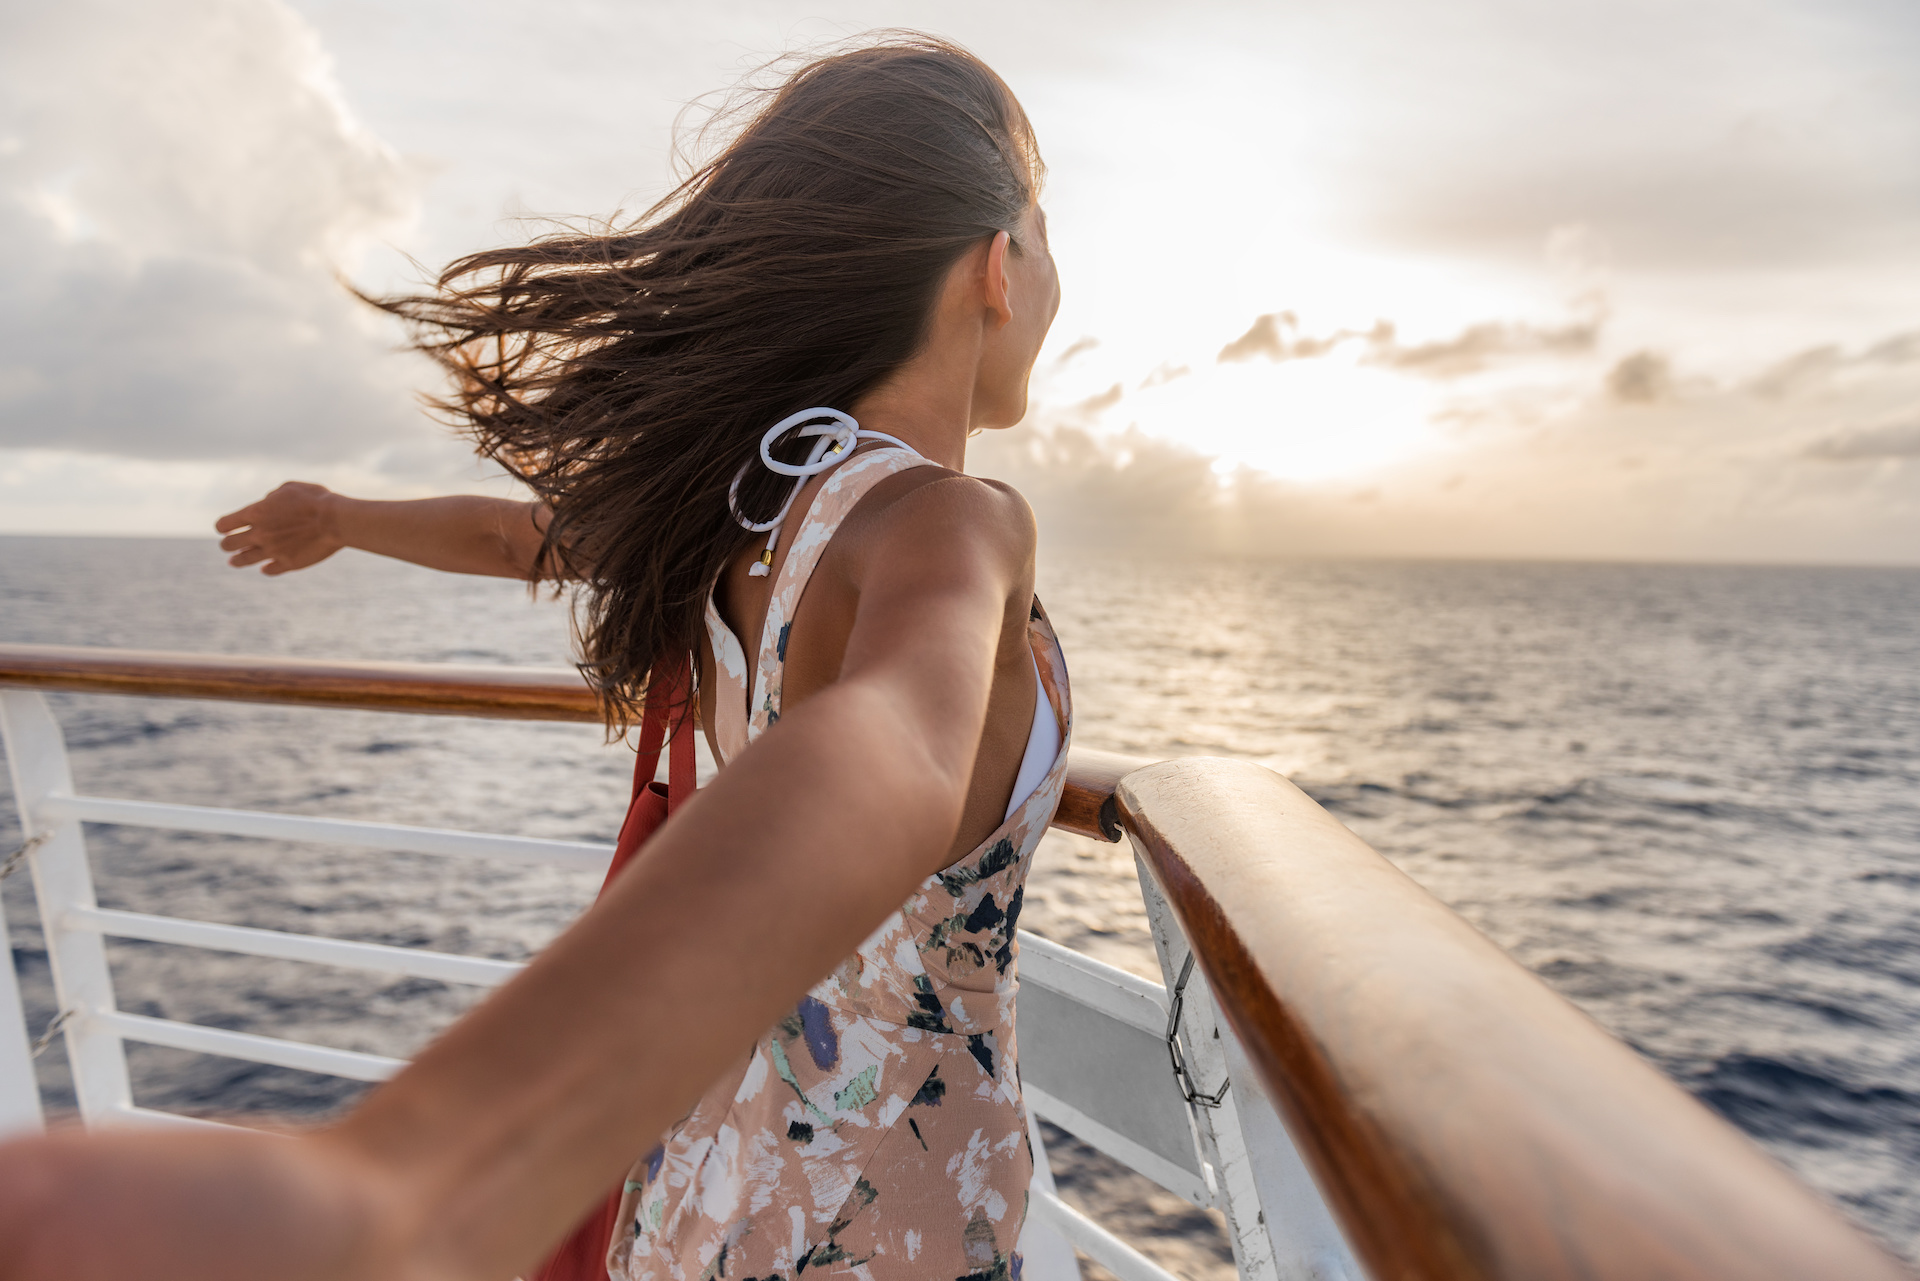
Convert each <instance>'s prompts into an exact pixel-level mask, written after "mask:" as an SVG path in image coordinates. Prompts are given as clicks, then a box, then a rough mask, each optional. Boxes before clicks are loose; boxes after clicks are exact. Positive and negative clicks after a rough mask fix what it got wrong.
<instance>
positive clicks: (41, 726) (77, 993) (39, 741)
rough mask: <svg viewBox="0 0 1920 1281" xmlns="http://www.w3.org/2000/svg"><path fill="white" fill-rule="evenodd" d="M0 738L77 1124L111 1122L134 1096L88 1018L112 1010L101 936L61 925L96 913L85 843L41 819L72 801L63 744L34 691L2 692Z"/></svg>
mask: <svg viewBox="0 0 1920 1281" xmlns="http://www.w3.org/2000/svg"><path fill="white" fill-rule="evenodd" d="M0 733H4V735H5V739H6V745H7V765H8V768H9V769H10V771H11V772H12V775H13V797H14V803H15V804H16V805H18V806H19V807H20V827H21V831H22V833H23V835H24V836H25V838H26V839H27V840H29V841H36V840H37V848H35V849H34V850H33V851H32V852H31V853H30V854H29V855H28V856H27V861H28V865H29V866H30V867H32V869H33V891H34V896H35V897H36V898H37V899H38V900H39V902H40V924H41V928H42V929H43V930H44V931H45V933H46V940H47V959H48V961H49V964H50V967H51V968H52V970H53V991H54V999H55V1001H56V1002H57V1003H58V1007H59V1015H58V1016H57V1017H63V1018H64V1019H65V1022H64V1023H63V1025H62V1029H61V1031H62V1034H63V1035H64V1036H65V1037H66V1046H67V1062H68V1063H69V1064H70V1065H71V1066H72V1069H73V1092H74V1096H75V1098H76V1100H77V1101H78V1103H79V1105H80V1116H81V1119H82V1120H84V1121H86V1122H88V1123H89V1124H92V1123H95V1122H98V1121H101V1120H109V1119H112V1118H113V1117H115V1116H116V1115H118V1114H120V1113H122V1112H124V1111H125V1110H126V1109H128V1108H129V1107H131V1106H132V1102H133V1090H132V1086H131V1084H130V1083H129V1081H128V1078H127V1055H126V1048H125V1046H124V1045H123V1044H122V1043H121V1040H120V1038H119V1037H118V1036H115V1035H114V1034H113V1033H111V1032H109V1031H107V1030H106V1029H105V1028H102V1027H101V1026H100V1025H99V1022H98V1021H97V1020H96V1019H93V1018H91V1017H89V1016H91V1015H95V1014H102V1013H107V1012H110V1011H112V1009H113V1008H114V1005H113V977H112V974H111V973H110V972H109V970H108V969H107V949H106V944H105V942H104V941H103V940H102V938H101V936H100V935H99V934H95V933H89V932H86V931H83V930H71V929H68V928H66V926H65V924H64V921H63V918H64V917H65V916H66V913H67V912H68V911H69V910H70V909H72V908H76V907H93V906H95V903H94V897H93V874H92V872H91V871H90V870H89V868H88V866H87V847H86V842H85V839H84V838H83V836H82V834H81V831H80V823H79V820H78V819H60V820H58V821H55V822H48V821H45V820H43V819H42V818H41V817H40V816H39V813H38V811H39V809H40V806H41V804H42V803H43V802H44V801H45V800H46V799H47V798H48V797H49V796H58V795H71V794H72V793H73V775H72V772H71V771H70V770H69V769H68V767H67V744H66V739H65V737H64V736H63V735H62V734H61V733H60V723H59V722H58V721H56V720H55V719H54V718H53V712H52V710H51V709H50V708H48V706H47V701H46V699H44V698H42V697H41V696H40V695H39V694H38V693H36V692H34V691H32V690H0Z"/></svg>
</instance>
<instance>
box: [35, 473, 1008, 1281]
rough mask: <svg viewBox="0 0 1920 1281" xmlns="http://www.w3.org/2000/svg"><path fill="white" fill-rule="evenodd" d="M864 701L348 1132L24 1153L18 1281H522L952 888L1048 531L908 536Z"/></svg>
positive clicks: (695, 829)
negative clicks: (949, 869) (829, 976)
mask: <svg viewBox="0 0 1920 1281" xmlns="http://www.w3.org/2000/svg"><path fill="white" fill-rule="evenodd" d="M883 519H884V520H885V522H886V529H885V531H884V535H883V536H882V537H880V538H878V539H876V540H875V542H874V544H873V547H874V550H873V551H871V552H870V553H867V555H866V560H865V562H864V563H863V565H862V566H861V568H860V571H859V581H858V584H857V586H858V590H859V599H860V605H859V610H858V614H857V616H856V620H855V624H854V628H853V631H852V633H851V636H850V638H849V641H848V645H847V650H846V655H845V661H844V664H843V668H842V676H841V679H840V680H839V681H837V682H836V683H835V684H833V685H831V686H829V687H827V688H826V689H825V690H823V691H821V692H820V693H818V694H815V695H814V696H812V697H811V698H808V699H806V700H805V701H803V702H801V703H800V704H798V705H797V706H795V707H793V708H792V709H791V710H790V712H789V714H787V715H786V716H784V717H782V719H781V720H780V722H779V723H778V724H777V725H776V726H775V727H774V728H773V729H771V730H770V731H768V732H767V733H766V734H765V735H763V736H762V737H761V738H760V739H759V740H757V741H756V742H755V743H754V745H753V746H752V747H751V748H750V749H749V750H747V751H746V752H744V753H742V754H741V755H740V757H739V758H738V759H737V760H735V761H734V762H733V763H732V764H730V765H729V766H728V768H727V769H726V770H725V771H723V772H722V774H721V775H720V776H719V778H718V779H717V780H716V781H715V782H714V783H713V784H712V785H711V786H709V787H707V788H705V789H703V790H702V791H701V792H699V793H697V794H696V795H695V796H694V798H693V799H692V800H691V801H690V802H689V803H688V804H687V805H686V807H685V808H684V809H683V810H681V811H680V812H679V813H678V814H677V815H676V816H675V817H674V819H673V820H672V821H671V822H670V823H668V824H667V825H666V826H665V827H664V828H662V829H661V831H660V832H659V833H658V834H657V835H656V836H655V837H654V839H653V840H652V841H651V842H650V843H649V844H648V845H647V846H646V848H645V850H644V851H643V852H642V853H641V855H640V857H639V858H638V859H637V860H636V861H635V862H634V863H633V865H632V866H630V867H629V868H628V870H627V871H625V872H624V873H622V875H621V877H620V878H619V880H618V881H617V882H616V883H615V884H614V885H613V886H612V888H611V889H610V890H609V891H608V892H607V893H606V894H605V895H604V896H603V897H602V898H601V899H600V900H599V901H598V902H597V903H596V904H595V905H594V906H593V907H592V908H590V909H589V910H588V911H587V912H586V913H585V914H584V915H583V916H582V917H581V919H580V920H579V922H578V923H577V924H575V925H574V926H573V927H572V928H571V929H569V930H568V931H567V932H566V933H565V934H564V935H562V936H561V937H560V938H559V939H558V940H557V941H556V942H555V943H554V944H553V945H552V946H551V947H549V948H548V949H547V950H546V951H544V952H543V953H541V955H540V956H539V957H538V958H536V959H535V961H534V962H533V963H532V964H531V965H530V966H529V967H528V968H527V970H526V971H525V972H524V973H522V974H521V975H520V976H519V977H518V978H516V979H515V980H514V981H513V982H512V983H510V984H508V985H507V986H506V987H504V988H502V989H501V990H500V991H499V992H498V993H496V994H495V995H494V996H493V997H492V998H491V999H489V1000H488V1001H487V1002H486V1003H485V1004H484V1005H482V1006H481V1007H480V1008H479V1009H477V1010H476V1011H474V1013H473V1014H471V1015H470V1016H468V1017H467V1018H465V1019H463V1020H462V1021H461V1022H460V1023H458V1024H456V1025H455V1026H454V1027H453V1028H452V1029H451V1030H450V1031H449V1032H448V1033H447V1034H446V1035H445V1036H443V1037H442V1038H441V1039H440V1040H439V1041H437V1042H435V1043H434V1044H433V1045H431V1046H429V1047H428V1048H427V1050H426V1051H425V1052H424V1053H423V1054H422V1055H421V1056H420V1058H419V1059H418V1060H417V1061H416V1062H415V1063H414V1064H413V1065H411V1066H410V1067H409V1068H407V1069H406V1070H405V1071H404V1072H402V1073H401V1074H400V1075H399V1076H398V1077H396V1078H395V1079H394V1080H393V1081H391V1082H389V1083H388V1084H387V1085H385V1086H383V1087H381V1088H380V1089H379V1090H377V1091H376V1092H375V1093H374V1094H373V1095H372V1096H371V1097H370V1098H369V1099H368V1100H367V1102H366V1103H365V1104H364V1105H363V1106H362V1107H360V1108H359V1109H358V1110H357V1111H356V1112H354V1113H353V1114H352V1115H351V1116H349V1117H348V1118H347V1119H346V1120H345V1121H344V1122H342V1123H341V1124H339V1125H337V1126H335V1127H333V1128H331V1129H329V1130H326V1131H323V1132H320V1133H317V1134H314V1135H311V1136H308V1137H303V1138H298V1139H293V1140H284V1139H269V1138H260V1137H254V1136H248V1135H232V1136H228V1135H206V1136H201V1135H168V1134H154V1135H134V1136H108V1137H106V1138H83V1137H79V1136H56V1137H54V1138H49V1139H43V1140H35V1141H29V1142H27V1143H22V1144H16V1145H14V1146H13V1147H12V1148H11V1149H6V1148H0V1279H4V1281H13V1279H15V1278H27V1277H34V1278H38V1277H45V1276H55V1275H58V1276H60V1277H62V1278H66V1279H68V1281H92V1279H93V1278H101V1279H102V1281H104V1279H105V1278H108V1277H112V1278H114V1279H115V1281H119V1279H120V1278H123V1277H128V1276H137V1277H143V1278H152V1279H154V1281H174V1279H175V1278H180V1279H183V1281H184V1278H188V1277H191V1278H193V1279H194V1281H218V1279H222V1278H229V1277H230V1278H234V1281H239V1279H240V1278H243V1277H245V1278H249V1279H251V1278H254V1277H259V1276H266V1275H273V1276H275V1277H277V1278H281V1279H282V1281H322V1279H323V1278H324V1279H325V1281H336V1279H341V1281H344V1279H345V1278H349V1277H351V1278H353V1279H354V1281H388V1279H392V1281H429V1279H431V1281H455V1279H459V1281H467V1279H474V1281H478V1279H480V1278H487V1279H490V1281H504V1279H505V1278H508V1277H512V1276H514V1275H516V1273H517V1272H519V1271H521V1270H524V1269H527V1268H530V1267H531V1266H532V1265H533V1264H535V1263H536V1262H537V1261H538V1260H539V1258H540V1257H541V1256H542V1255H543V1253H544V1252H545V1251H546V1250H547V1249H548V1248H549V1247H550V1246H551V1245H552V1243H553V1242H554V1241H556V1240H557V1239H558V1238H559V1237H560V1236H561V1235H562V1234H563V1233H564V1232H565V1231H566V1230H567V1229H568V1228H569V1227H570V1226H571V1225H572V1224H573V1222H574V1221H575V1220H576V1219H577V1218H578V1217H579V1215H580V1214H581V1213H583V1212H584V1211H585V1210H586V1208H587V1207H588V1206H589V1205H590V1204H591V1203H592V1202H593V1201H594V1199H595V1197H596V1196H597V1195H599V1194H600V1193H602V1192H603V1191H604V1190H605V1189H606V1188H608V1187H609V1186H611V1185H612V1184H613V1183H615V1182H616V1181H617V1180H618V1179H619V1178H620V1177H621V1175H622V1173H623V1172H624V1171H625V1170H626V1169H627V1168H628V1167H629V1165H630V1164H631V1163H632V1161H633V1160H634V1158H635V1156H636V1155H638V1154H639V1153H640V1152H642V1151H643V1150H645V1149H646V1148H647V1147H649V1146H651V1145H652V1144H653V1143H654V1142H655V1141H656V1140H657V1138H658V1136H659V1135H660V1134H661V1133H662V1132H664V1131H665V1130H666V1129H667V1127H668V1126H669V1125H671V1124H672V1122H673V1121H674V1119H675V1118H676V1117H679V1116H681V1115H683V1114H684V1113H685V1111H686V1109H687V1108H688V1107H689V1106H690V1105H691V1104H692V1103H693V1102H694V1100H695V1099H696V1098H697V1097H698V1096H699V1094H700V1092H701V1091H702V1090H703V1089H705V1088H706V1086H707V1085H708V1084H709V1083H710V1082H711V1081H712V1080H713V1079H714V1078H715V1077H716V1076H718V1075H719V1074H720V1073H721V1072H722V1071H723V1070H724V1069H725V1067H726V1066H727V1065H728V1064H729V1063H731V1062H733V1061H735V1060H736V1059H737V1058H738V1057H739V1056H740V1055H741V1054H743V1053H744V1052H746V1050H747V1048H748V1047H749V1046H750V1045H751V1044H752V1043H753V1041H754V1039H755V1038H756V1037H757V1036H759V1035H760V1034H762V1033H763V1032H765V1031H766V1029H767V1028H768V1027H770V1026H771V1025H772V1024H773V1023H774V1022H775V1021H776V1020H777V1019H778V1018H779V1017H780V1015H781V1014H783V1013H784V1012H786V1011H787V1010H789V1009H791V1008H792V1006H793V1004H794V1003H795V1002H796V1001H797V1000H798V999H799V997H800V996H801V994H802V993H804V992H805V991H806V989H807V988H808V987H809V986H811V985H812V984H813V983H814V982H815V981H817V980H818V979H819V978H820V977H821V976H822V975H824V974H826V973H827V972H828V971H829V970H831V968H832V967H833V966H834V965H835V964H837V963H838V962H839V961H840V960H842V959H843V958H844V957H846V956H847V955H848V954H849V953H851V952H852V951H853V950H854V949H855V948H856V947H857V946H859V944H860V942H861V940H862V939H864V938H865V937H866V936H867V935H868V934H869V933H870V932H871V931H872V930H873V929H874V928H875V927H876V926H877V925H878V924H879V923H880V922H881V921H882V920H884V919H885V918H886V916H887V914H888V913H890V912H892V911H894V910H895V909H897V908H898V907H899V905H900V904H901V903H902V902H903V901H904V900H905V899H906V898H907V896H908V895H909V894H911V893H912V891H913V889H914V888H915V887H916V886H917V885H918V884H919V883H920V882H921V881H922V880H923V879H924V878H925V877H926V876H927V875H928V874H930V873H931V872H933V871H935V870H937V869H938V868H939V866H940V865H941V864H942V863H944V862H945V860H946V858H947V854H948V850H949V846H950V844H951V842H952V840H953V836H954V833H955V831H956V829H957V825H958V823H959V821H960V816H961V811H962V807H963V805H964V802H965V797H966V791H967V785H968V780H969V778H970V776H971V774H972V771H973V758H974V754H975V751H976V749H977V747H978V744H979V739H980V734H981V729H982V726H983V724H984V721H985V717H986V709H987V700H988V695H989V693H990V690H991V686H992V677H993V669H994V662H995V657H996V654H997V652H998V649H999V646H1000V643H1001V640H1002V638H1003V637H1004V636H1005V635H1007V634H1008V631H1009V628H1012V627H1018V626H1020V625H1023V624H1024V620H1025V616H1026V610H1027V604H1028V601H1027V599H1026V596H1025V593H1026V590H1027V585H1028V584H1029V583H1030V581H1031V579H1030V576H1031V572H1032V570H1031V564H1032V548H1033V530H1032V521H1031V516H1030V514H1029V513H1028V512H1027V510H1026V507H1025V505H1024V503H1022V502H1021V501H1020V500H1019V499H1018V497H1016V496H1013V495H1011V494H1010V493H1008V492H1005V491H1002V490H1000V489H999V488H997V487H995V486H991V485H988V484H985V483H982V482H979V481H975V480H971V479H968V478H964V477H950V478H946V479H942V480H939V481H935V482H932V483H929V484H926V485H923V486H921V487H919V488H917V489H915V490H914V491H912V492H911V493H909V494H907V495H906V496H904V497H903V498H901V499H900V500H899V501H898V502H897V503H895V504H894V506H893V507H892V508H890V509H889V510H888V511H887V513H885V515H884V517H883Z"/></svg>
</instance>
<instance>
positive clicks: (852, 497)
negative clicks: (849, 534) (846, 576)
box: [747, 446, 933, 740]
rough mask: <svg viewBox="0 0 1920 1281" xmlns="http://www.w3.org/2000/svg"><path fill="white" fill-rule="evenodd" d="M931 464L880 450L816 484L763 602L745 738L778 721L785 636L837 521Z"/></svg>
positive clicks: (904, 451) (902, 451)
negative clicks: (885, 486) (884, 484)
mask: <svg viewBox="0 0 1920 1281" xmlns="http://www.w3.org/2000/svg"><path fill="white" fill-rule="evenodd" d="M932 465H933V463H932V460H931V459H927V458H922V457H921V456H920V455H919V454H917V453H915V452H914V451H913V450H911V449H909V448H907V447H905V446H901V447H899V448H892V447H889V448H883V449H875V450H871V451H870V452H868V453H864V454H856V455H854V456H853V457H852V458H851V459H849V460H848V461H846V462H844V463H841V464H840V465H839V466H838V467H837V468H835V469H834V471H833V473H832V474H831V475H830V476H828V477H827V479H826V482H825V483H824V484H822V485H821V486H820V492H819V493H817V494H815V495H814V498H813V503H812V505H811V506H810V507H808V509H807V514H806V518H805V519H804V520H802V521H801V522H800V525H799V527H798V528H797V529H796V530H795V531H794V533H793V537H792V539H791V540H790V541H789V542H788V544H787V559H786V560H785V561H784V562H782V564H781V566H780V576H779V577H778V578H777V579H775V580H774V587H773V597H772V599H771V600H769V601H768V602H767V622H766V626H765V627H763V628H762V629H761V631H760V655H759V662H758V664H757V665H756V667H755V671H754V680H753V699H752V702H751V704H750V706H751V708H752V715H751V716H750V717H749V719H748V723H747V737H748V739H749V740H751V739H755V738H758V737H759V736H760V735H761V734H763V733H765V732H766V729H767V727H768V726H769V725H772V724H773V723H774V722H776V721H778V720H779V719H780V692H781V684H782V682H783V680H784V677H785V673H786V665H787V632H788V630H789V629H790V628H791V627H792V626H793V616H794V614H795V612H796V611H797V610H798V609H799V607H800V598H801V596H802V595H803V594H804V593H805V592H806V590H807V583H808V582H809V580H811V579H812V577H813V571H814V569H815V567H816V566H818V565H819V563H820V556H821V554H822V553H823V552H825V551H826V549H827V544H828V543H829V542H831V541H832V540H833V536H834V534H835V532H837V531H838V530H839V528H840V522H841V521H843V520H845V519H846V518H847V513H848V512H850V511H852V510H853V508H854V505H855V504H856V503H858V502H859V501H860V500H861V499H862V498H864V497H866V494H867V491H868V490H870V489H872V488H873V487H874V486H875V485H877V484H879V483H880V482H881V481H883V480H885V479H886V478H887V477H889V476H893V475H897V474H899V473H900V472H903V471H908V470H910V469H912V468H915V467H930V466H932Z"/></svg>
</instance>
